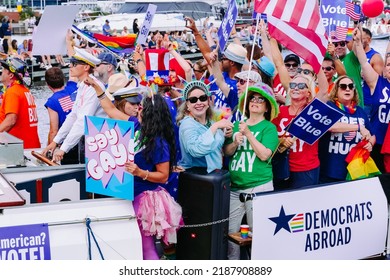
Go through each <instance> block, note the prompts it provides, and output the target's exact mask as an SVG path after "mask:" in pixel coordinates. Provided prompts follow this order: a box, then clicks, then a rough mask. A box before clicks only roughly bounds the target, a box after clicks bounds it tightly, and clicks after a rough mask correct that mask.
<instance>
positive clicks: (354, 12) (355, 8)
mask: <svg viewBox="0 0 390 280" xmlns="http://www.w3.org/2000/svg"><path fill="white" fill-rule="evenodd" d="M345 8H346V14H347V16H349V17H350V18H351V19H353V20H359V19H360V14H361V11H360V6H359V5H356V4H354V3H352V2H350V1H345Z"/></svg>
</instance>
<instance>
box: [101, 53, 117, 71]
mask: <svg viewBox="0 0 390 280" xmlns="http://www.w3.org/2000/svg"><path fill="white" fill-rule="evenodd" d="M98 59H100V60H101V63H103V62H106V63H109V64H112V65H114V67H115V68H116V67H117V66H118V61H117V60H116V57H115V56H114V55H113V54H112V53H108V52H102V53H100V54H99V55H98Z"/></svg>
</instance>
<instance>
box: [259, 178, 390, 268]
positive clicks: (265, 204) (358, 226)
mask: <svg viewBox="0 0 390 280" xmlns="http://www.w3.org/2000/svg"><path fill="white" fill-rule="evenodd" d="M253 217H254V219H253V220H254V221H253V223H254V224H253V239H252V240H253V241H252V259H254V260H260V259H262V260H265V259H266V260H270V259H271V260H276V259H285V260H286V259H296V260H308V259H328V260H329V259H348V260H353V259H362V258H366V257H369V256H372V255H375V254H378V253H383V252H384V251H385V244H386V235H387V221H388V208H387V200H386V197H385V194H384V192H383V189H382V186H381V184H380V181H379V179H378V178H370V179H365V180H358V181H353V182H346V183H340V184H334V185H326V186H320V187H316V188H310V189H302V190H295V191H290V192H280V193H270V194H269V195H260V196H258V197H256V198H255V199H254V201H253Z"/></svg>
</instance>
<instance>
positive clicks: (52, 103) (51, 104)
mask: <svg viewBox="0 0 390 280" xmlns="http://www.w3.org/2000/svg"><path fill="white" fill-rule="evenodd" d="M76 95H77V83H75V82H72V81H68V82H67V84H66V86H65V88H64V89H63V90H61V91H57V92H55V93H53V95H52V96H50V97H49V99H47V101H46V103H45V107H46V108H50V109H52V110H53V111H55V112H57V114H58V128H60V127H61V126H62V124H63V123H64V121H65V119H66V116H67V115H68V114H69V113H70V112H71V111H72V107H73V103H74V101H75V100H76Z"/></svg>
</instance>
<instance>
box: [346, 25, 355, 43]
mask: <svg viewBox="0 0 390 280" xmlns="http://www.w3.org/2000/svg"><path fill="white" fill-rule="evenodd" d="M354 29H355V28H353V27H348V31H347V36H346V37H345V41H351V40H352V39H353V30H354Z"/></svg>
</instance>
